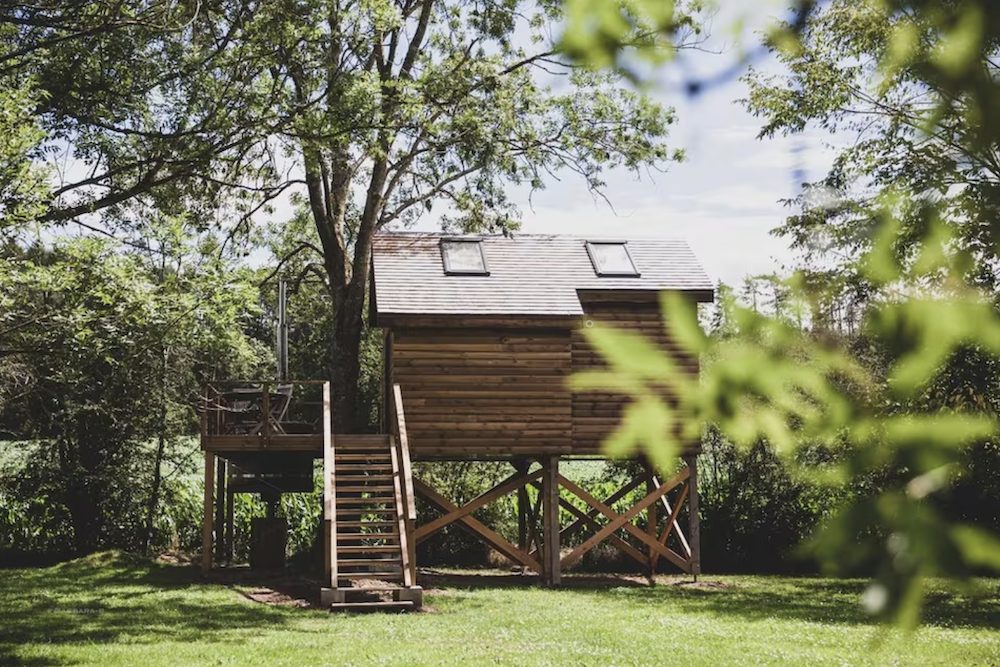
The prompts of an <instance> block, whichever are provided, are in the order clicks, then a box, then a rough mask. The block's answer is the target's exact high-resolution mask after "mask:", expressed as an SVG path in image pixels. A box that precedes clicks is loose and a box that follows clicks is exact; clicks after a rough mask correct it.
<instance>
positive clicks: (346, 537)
mask: <svg viewBox="0 0 1000 667" xmlns="http://www.w3.org/2000/svg"><path fill="white" fill-rule="evenodd" d="M362 540H386V541H390V540H392V541H393V542H395V543H397V544H398V543H399V533H397V532H396V531H392V532H391V533H341V532H340V531H337V542H361V541H362Z"/></svg>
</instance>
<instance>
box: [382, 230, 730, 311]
mask: <svg viewBox="0 0 1000 667" xmlns="http://www.w3.org/2000/svg"><path fill="white" fill-rule="evenodd" d="M442 239H445V240H448V239H478V240H480V241H481V247H482V250H483V254H484V256H485V258H486V263H487V266H488V268H489V275H446V274H445V271H444V267H443V264H442V258H441V241H442ZM588 241H592V242H600V241H605V242H607V241H625V240H624V239H621V238H618V239H606V238H599V237H587V238H575V237H570V236H543V235H529V234H519V235H517V236H514V237H505V236H473V237H470V236H455V235H447V234H428V233H412V232H392V233H380V234H379V235H377V236H376V237H375V240H374V245H373V250H372V265H373V269H374V277H373V280H374V296H375V306H376V308H375V310H376V313H377V315H379V316H382V315H503V316H507V315H529V316H547V315H556V316H573V315H581V314H583V312H584V311H583V307H582V306H581V303H580V297H579V292H578V290H583V291H591V290H593V291H597V290H608V291H636V292H637V293H638V292H645V293H657V292H661V291H667V290H676V291H683V292H691V293H693V294H694V296H695V297H696V298H698V299H699V300H702V301H706V300H711V296H712V290H713V285H712V281H711V280H710V279H709V277H708V275H706V273H705V271H704V269H702V267H701V265H700V264H699V263H698V260H697V259H696V258H695V256H694V254H693V253H692V252H691V249H690V248H689V247H688V245H687V243H685V242H684V241H683V240H679V239H672V238H657V239H651V238H645V239H629V240H627V241H625V242H626V243H627V247H628V251H629V254H630V255H631V257H632V260H633V262H634V264H635V266H636V268H637V270H638V271H639V273H640V275H639V276H638V277H611V276H599V275H597V273H596V271H595V270H594V265H593V264H592V263H591V260H590V256H589V255H588V253H587V248H586V244H587V242H588Z"/></svg>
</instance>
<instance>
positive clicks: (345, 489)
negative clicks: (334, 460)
mask: <svg viewBox="0 0 1000 667" xmlns="http://www.w3.org/2000/svg"><path fill="white" fill-rule="evenodd" d="M337 481H340V480H337ZM392 490H393V487H391V486H375V485H374V484H372V485H368V486H340V485H339V484H338V485H337V493H362V492H366V493H373V492H375V491H392Z"/></svg>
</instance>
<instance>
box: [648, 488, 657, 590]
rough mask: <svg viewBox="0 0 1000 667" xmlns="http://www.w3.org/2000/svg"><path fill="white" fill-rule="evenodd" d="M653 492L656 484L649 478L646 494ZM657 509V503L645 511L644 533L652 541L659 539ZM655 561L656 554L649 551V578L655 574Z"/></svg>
mask: <svg viewBox="0 0 1000 667" xmlns="http://www.w3.org/2000/svg"><path fill="white" fill-rule="evenodd" d="M654 491H656V483H655V482H654V481H653V478H652V477H650V478H649V479H647V480H646V494H647V495H649V494H651V493H653V492H654ZM657 507H658V503H653V504H652V505H650V506H649V509H647V510H646V532H647V533H649V536H650V537H651V538H652V539H654V540H655V539H656V538H657V537H659V533H658V532H657V530H656V524H657V517H658V511H657ZM657 560H658V559H657V556H656V552H655V551H653V550H652V549H650V550H649V562H648V564H649V576H650V578H652V577H653V576H654V575H655V574H656V562H657Z"/></svg>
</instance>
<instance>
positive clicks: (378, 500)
mask: <svg viewBox="0 0 1000 667" xmlns="http://www.w3.org/2000/svg"><path fill="white" fill-rule="evenodd" d="M395 502H396V499H395V497H393V496H368V497H367V498H341V497H339V496H338V497H337V505H349V506H352V507H353V506H357V505H386V504H388V503H395Z"/></svg>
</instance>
